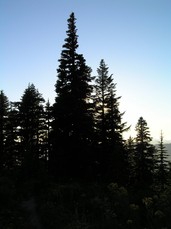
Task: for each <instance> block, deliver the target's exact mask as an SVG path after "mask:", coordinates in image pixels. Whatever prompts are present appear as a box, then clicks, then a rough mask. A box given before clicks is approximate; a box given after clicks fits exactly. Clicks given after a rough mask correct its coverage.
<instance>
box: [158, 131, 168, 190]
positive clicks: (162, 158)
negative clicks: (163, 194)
mask: <svg viewBox="0 0 171 229" xmlns="http://www.w3.org/2000/svg"><path fill="white" fill-rule="evenodd" d="M168 167H169V162H168V154H167V151H166V147H165V146H164V142H163V133H162V132H161V135H160V143H159V145H158V150H157V180H158V183H159V186H160V190H161V191H163V190H164V188H165V186H166V184H167V180H168Z"/></svg>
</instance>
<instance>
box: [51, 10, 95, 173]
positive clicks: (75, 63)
mask: <svg viewBox="0 0 171 229" xmlns="http://www.w3.org/2000/svg"><path fill="white" fill-rule="evenodd" d="M66 33H67V38H66V39H65V44H64V45H63V50H62V52H61V59H60V60H59V67H58V69H57V73H58V75H57V77H58V79H57V83H56V85H55V87H56V93H57V96H56V99H55V104H54V118H55V120H54V122H53V130H54V135H53V138H54V140H53V142H54V144H53V149H54V150H53V152H54V155H53V156H54V158H53V162H54V163H55V165H54V167H56V163H57V161H58V162H59V163H60V165H62V168H63V169H62V170H63V172H64V173H65V172H66V173H70V174H71V171H74V169H75V168H77V167H78V166H79V165H80V166H82V165H81V164H82V162H81V161H80V160H81V158H83V157H84V156H83V155H82V154H84V153H83V152H81V151H82V150H83V149H86V146H87V145H88V144H89V143H90V142H91V138H90V133H91V131H92V115H91V109H90V108H91V107H90V104H89V98H90V95H91V91H92V86H91V85H90V82H91V80H92V77H91V74H90V73H91V69H90V68H89V67H88V66H87V65H86V61H85V59H84V57H83V55H81V54H78V53H77V48H78V41H77V39H78V35H77V29H76V18H75V15H74V13H71V15H70V17H69V19H68V30H67V32H66ZM57 158H58V159H57ZM55 161H56V162H55ZM60 165H59V166H60ZM59 166H57V167H58V168H59ZM70 167H72V169H71V168H70ZM68 171H70V172H68ZM77 175H78V171H77Z"/></svg>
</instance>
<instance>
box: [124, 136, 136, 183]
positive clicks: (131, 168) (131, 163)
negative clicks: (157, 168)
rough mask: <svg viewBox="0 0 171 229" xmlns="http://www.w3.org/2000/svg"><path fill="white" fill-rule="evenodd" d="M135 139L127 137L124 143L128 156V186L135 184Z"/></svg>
mask: <svg viewBox="0 0 171 229" xmlns="http://www.w3.org/2000/svg"><path fill="white" fill-rule="evenodd" d="M134 140H135V139H134V138H132V137H129V138H128V140H127V141H126V152H127V156H128V174H129V180H128V184H129V185H130V186H132V185H134V184H135V166H136V164H135V155H136V151H135V141H134Z"/></svg>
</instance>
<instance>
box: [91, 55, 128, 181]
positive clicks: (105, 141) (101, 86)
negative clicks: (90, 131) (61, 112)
mask: <svg viewBox="0 0 171 229" xmlns="http://www.w3.org/2000/svg"><path fill="white" fill-rule="evenodd" d="M119 99H120V97H117V96H116V84H115V83H114V82H113V78H112V75H109V73H108V67H107V65H106V64H105V61H104V60H103V59H102V60H101V61H100V65H99V68H98V69H97V76H96V78H95V96H94V103H95V114H94V119H95V131H96V136H97V145H98V149H99V157H100V158H99V160H100V164H101V165H102V171H101V172H102V173H103V172H104V173H106V172H107V171H108V172H107V176H108V177H110V176H112V177H113V178H114V177H115V178H116V180H117V181H119V180H120V177H121V174H124V173H123V172H122V173H121V169H123V167H124V144H123V138H122V133H123V132H124V131H125V130H127V128H126V123H123V122H122V116H123V114H124V113H121V112H120V111H119ZM116 161H117V162H116ZM109 173H110V175H109ZM111 174H113V175H111Z"/></svg>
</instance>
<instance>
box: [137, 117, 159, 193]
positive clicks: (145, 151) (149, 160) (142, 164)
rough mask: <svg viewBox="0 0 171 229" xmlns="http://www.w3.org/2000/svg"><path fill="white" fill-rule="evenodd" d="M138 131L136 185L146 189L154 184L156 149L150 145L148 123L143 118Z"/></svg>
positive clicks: (138, 125) (138, 124)
mask: <svg viewBox="0 0 171 229" xmlns="http://www.w3.org/2000/svg"><path fill="white" fill-rule="evenodd" d="M136 131H137V136H136V155H135V162H136V168H135V169H136V185H137V186H138V187H139V188H144V189H145V188H146V187H147V188H148V187H150V185H151V184H152V182H153V175H154V165H155V160H154V154H155V148H154V146H153V145H152V144H151V143H150V142H151V140H152V138H151V136H150V131H149V127H148V125H147V122H146V121H145V120H144V119H143V117H140V118H139V120H138V123H137V125H136Z"/></svg>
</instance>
